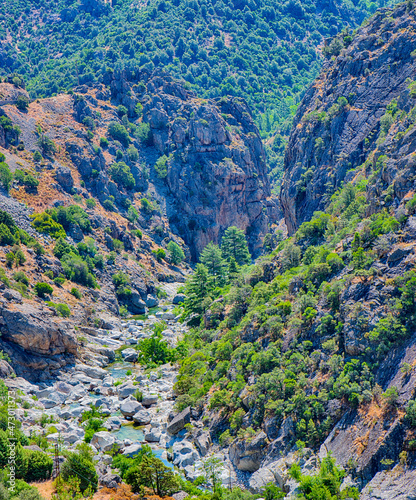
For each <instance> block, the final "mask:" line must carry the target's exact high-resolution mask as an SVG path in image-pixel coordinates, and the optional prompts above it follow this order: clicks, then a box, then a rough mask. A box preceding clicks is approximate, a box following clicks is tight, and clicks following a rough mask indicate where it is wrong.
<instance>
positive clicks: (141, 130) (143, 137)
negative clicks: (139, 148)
mask: <svg viewBox="0 0 416 500" xmlns="http://www.w3.org/2000/svg"><path fill="white" fill-rule="evenodd" d="M136 137H137V138H138V139H139V141H140V142H141V143H142V144H144V145H145V146H150V145H151V143H152V133H151V130H150V125H149V124H148V123H143V122H141V123H139V124H138V125H137V129H136Z"/></svg>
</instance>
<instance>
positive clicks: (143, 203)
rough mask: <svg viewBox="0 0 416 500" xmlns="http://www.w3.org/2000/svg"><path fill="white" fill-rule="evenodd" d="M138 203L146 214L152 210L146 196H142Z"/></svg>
mask: <svg viewBox="0 0 416 500" xmlns="http://www.w3.org/2000/svg"><path fill="white" fill-rule="evenodd" d="M140 205H141V207H142V209H143V211H144V212H145V213H146V214H150V213H151V212H153V210H154V207H153V205H152V203H151V202H150V201H149V200H148V199H147V198H142V199H141V200H140Z"/></svg>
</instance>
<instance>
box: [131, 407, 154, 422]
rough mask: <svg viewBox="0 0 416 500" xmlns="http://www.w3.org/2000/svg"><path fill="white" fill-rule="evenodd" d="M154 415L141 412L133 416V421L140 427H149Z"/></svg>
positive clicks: (144, 411)
mask: <svg viewBox="0 0 416 500" xmlns="http://www.w3.org/2000/svg"><path fill="white" fill-rule="evenodd" d="M152 418H153V415H152V413H151V412H150V411H147V410H140V411H138V412H137V413H136V414H135V415H133V421H134V422H136V424H139V425H147V424H150V422H151V421H152Z"/></svg>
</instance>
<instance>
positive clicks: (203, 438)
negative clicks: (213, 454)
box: [194, 432, 211, 457]
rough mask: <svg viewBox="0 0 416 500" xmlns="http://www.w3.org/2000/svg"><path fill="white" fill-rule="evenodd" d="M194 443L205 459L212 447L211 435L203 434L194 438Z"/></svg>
mask: <svg viewBox="0 0 416 500" xmlns="http://www.w3.org/2000/svg"><path fill="white" fill-rule="evenodd" d="M194 443H195V444H196V447H197V448H198V450H199V453H200V454H201V456H203V457H205V455H206V454H207V453H208V450H209V447H210V445H211V436H210V435H209V432H203V433H202V434H200V435H199V436H196V437H195V438H194Z"/></svg>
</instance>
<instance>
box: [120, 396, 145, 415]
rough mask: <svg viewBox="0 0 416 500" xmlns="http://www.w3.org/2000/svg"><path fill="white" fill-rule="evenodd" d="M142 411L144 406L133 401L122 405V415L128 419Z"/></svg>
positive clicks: (124, 402) (130, 400)
mask: <svg viewBox="0 0 416 500" xmlns="http://www.w3.org/2000/svg"><path fill="white" fill-rule="evenodd" d="M142 409H143V407H142V405H141V404H140V403H138V402H137V401H135V400H133V399H129V400H127V401H123V402H122V403H121V405H120V411H121V413H122V414H123V415H124V416H125V417H128V418H132V417H133V416H134V415H135V414H136V413H137V412H138V411H140V410H142Z"/></svg>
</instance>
